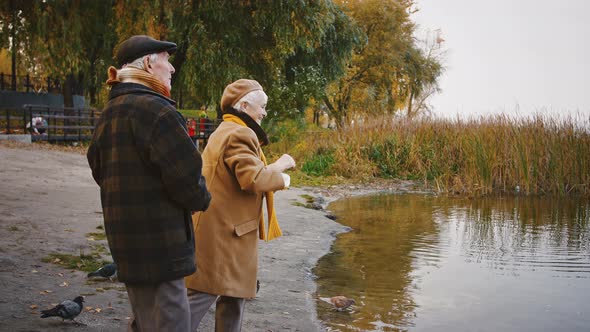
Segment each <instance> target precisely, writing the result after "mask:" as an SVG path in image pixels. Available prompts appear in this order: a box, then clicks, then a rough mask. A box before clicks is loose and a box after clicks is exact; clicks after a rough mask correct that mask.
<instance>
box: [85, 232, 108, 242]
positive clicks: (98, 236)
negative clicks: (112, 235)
mask: <svg viewBox="0 0 590 332" xmlns="http://www.w3.org/2000/svg"><path fill="white" fill-rule="evenodd" d="M86 237H92V238H94V239H95V240H97V241H100V240H106V238H107V235H106V234H105V233H104V232H92V233H87V234H86Z"/></svg>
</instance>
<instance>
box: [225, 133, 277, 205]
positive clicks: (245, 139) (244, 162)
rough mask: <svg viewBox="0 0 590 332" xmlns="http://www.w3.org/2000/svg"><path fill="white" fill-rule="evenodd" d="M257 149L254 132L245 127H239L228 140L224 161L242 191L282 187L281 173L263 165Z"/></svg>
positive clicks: (259, 190)
mask: <svg viewBox="0 0 590 332" xmlns="http://www.w3.org/2000/svg"><path fill="white" fill-rule="evenodd" d="M258 149H259V144H258V141H257V138H256V135H255V134H254V132H252V131H251V130H250V129H249V128H246V127H243V128H239V129H238V130H236V132H235V133H234V134H232V135H231V137H230V138H229V140H228V143H227V146H226V148H225V151H224V156H223V158H224V162H225V164H226V165H227V167H228V168H229V169H230V170H231V172H232V173H233V174H234V176H235V177H236V180H237V181H238V183H239V184H240V188H241V189H242V190H244V191H248V192H255V193H258V192H268V191H276V190H280V189H283V188H284V187H285V182H284V180H283V177H282V175H281V173H280V172H274V171H271V170H269V169H268V168H267V167H266V166H265V165H264V163H263V162H262V160H260V155H259V154H258Z"/></svg>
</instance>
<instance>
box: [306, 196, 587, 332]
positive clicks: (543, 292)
mask: <svg viewBox="0 0 590 332" xmlns="http://www.w3.org/2000/svg"><path fill="white" fill-rule="evenodd" d="M329 209H330V210H331V211H332V212H334V214H336V215H337V216H338V218H339V219H338V221H339V222H340V223H342V224H344V225H347V226H350V227H351V228H352V229H353V230H352V231H351V232H349V233H346V234H342V235H340V236H339V237H338V239H337V240H336V242H335V243H334V245H333V247H332V252H331V253H330V254H328V255H326V256H324V257H323V258H322V259H321V260H320V261H319V263H318V266H317V267H316V268H315V270H314V273H315V274H316V275H317V276H318V279H317V283H318V290H317V294H316V295H317V297H318V300H317V306H318V317H319V318H320V320H322V321H323V323H324V325H325V326H326V327H327V329H328V330H329V331H406V330H409V331H535V332H538V331H590V303H589V302H590V301H589V300H590V244H589V238H590V222H589V221H590V220H589V219H590V203H589V202H588V201H587V200H576V199H563V200H560V199H555V198H523V197H517V198H514V197H510V198H485V199H475V200H471V199H459V198H445V197H434V196H420V195H381V196H372V197H358V198H352V199H348V200H342V201H338V202H334V203H332V204H331V205H330V206H329ZM335 295H345V296H348V297H352V298H354V299H355V300H356V305H355V306H354V307H353V308H352V310H350V311H345V312H337V311H334V310H333V309H332V308H331V307H330V305H329V304H327V303H325V302H324V301H321V300H319V298H320V297H324V298H326V297H331V296H335Z"/></svg>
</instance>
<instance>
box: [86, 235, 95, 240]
mask: <svg viewBox="0 0 590 332" xmlns="http://www.w3.org/2000/svg"><path fill="white" fill-rule="evenodd" d="M86 240H88V241H96V240H95V239H94V238H93V237H92V236H91V237H87V238H86Z"/></svg>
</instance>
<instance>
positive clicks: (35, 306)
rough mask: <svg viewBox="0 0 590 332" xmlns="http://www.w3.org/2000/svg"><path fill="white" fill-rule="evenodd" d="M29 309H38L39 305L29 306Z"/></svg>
mask: <svg viewBox="0 0 590 332" xmlns="http://www.w3.org/2000/svg"><path fill="white" fill-rule="evenodd" d="M29 308H31V309H37V305H36V304H31V305H30V306H29Z"/></svg>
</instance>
